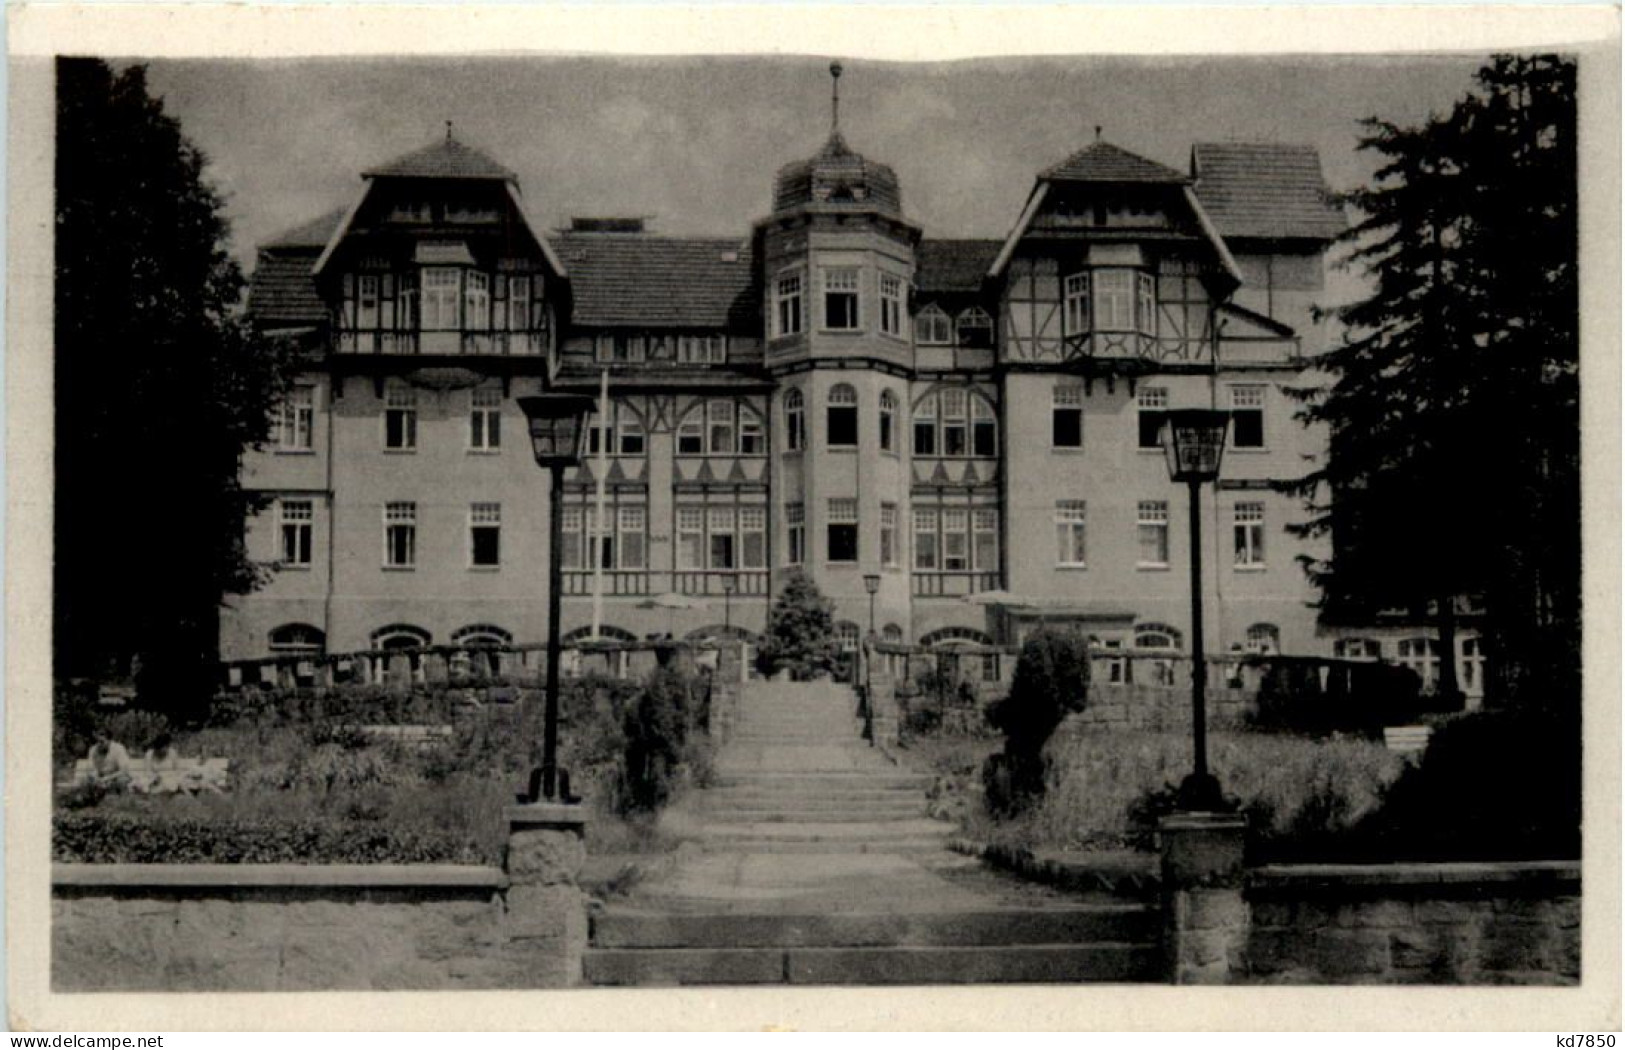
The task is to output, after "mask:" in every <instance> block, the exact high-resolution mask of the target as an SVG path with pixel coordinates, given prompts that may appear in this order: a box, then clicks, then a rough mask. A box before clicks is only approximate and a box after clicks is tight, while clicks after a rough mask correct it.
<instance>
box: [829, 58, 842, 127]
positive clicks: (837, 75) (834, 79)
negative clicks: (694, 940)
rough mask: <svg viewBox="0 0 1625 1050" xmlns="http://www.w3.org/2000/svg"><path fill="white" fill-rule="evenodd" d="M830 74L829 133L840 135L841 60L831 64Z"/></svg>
mask: <svg viewBox="0 0 1625 1050" xmlns="http://www.w3.org/2000/svg"><path fill="white" fill-rule="evenodd" d="M829 76H830V100H829V133H830V134H831V135H838V134H840V132H841V63H840V62H839V61H836V62H831V63H830V64H829Z"/></svg>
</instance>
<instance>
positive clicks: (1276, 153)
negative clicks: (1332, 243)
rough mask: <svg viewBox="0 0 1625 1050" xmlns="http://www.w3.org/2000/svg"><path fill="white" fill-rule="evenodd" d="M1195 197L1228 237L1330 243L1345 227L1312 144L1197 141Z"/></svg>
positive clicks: (1194, 149) (1193, 154)
mask: <svg viewBox="0 0 1625 1050" xmlns="http://www.w3.org/2000/svg"><path fill="white" fill-rule="evenodd" d="M1191 171H1192V173H1193V174H1194V175H1195V176H1196V195H1197V197H1199V198H1201V201H1202V204H1203V206H1205V207H1206V208H1207V212H1208V215H1209V216H1211V217H1212V219H1213V224H1214V225H1215V226H1217V227H1218V229H1219V232H1220V233H1221V234H1223V235H1224V236H1225V237H1260V238H1271V239H1275V238H1302V239H1308V240H1317V241H1324V240H1330V239H1331V238H1333V237H1336V236H1337V235H1338V234H1340V233H1342V232H1343V230H1344V229H1345V228H1346V227H1347V225H1348V224H1347V222H1346V221H1345V219H1344V216H1343V212H1342V209H1340V208H1338V207H1337V206H1336V205H1335V204H1334V203H1332V201H1331V192H1330V190H1328V189H1327V187H1326V180H1325V177H1324V176H1323V175H1322V174H1321V170H1320V154H1319V153H1318V152H1316V150H1315V147H1313V146H1301V145H1288V144H1283V143H1276V142H1251V143H1243V142H1226V143H1198V144H1197V145H1195V146H1194V147H1192V149H1191Z"/></svg>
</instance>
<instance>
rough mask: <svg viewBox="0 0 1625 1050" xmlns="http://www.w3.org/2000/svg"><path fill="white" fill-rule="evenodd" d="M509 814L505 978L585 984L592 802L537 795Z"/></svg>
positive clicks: (515, 983)
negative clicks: (584, 872)
mask: <svg viewBox="0 0 1625 1050" xmlns="http://www.w3.org/2000/svg"><path fill="white" fill-rule="evenodd" d="M503 816H504V818H505V819H506V820H507V822H508V850H507V855H506V857H505V858H504V865H503V866H504V867H505V868H506V870H507V874H508V913H507V921H506V923H505V925H504V931H505V939H506V945H505V949H504V954H505V955H506V956H507V960H506V961H507V964H508V971H509V980H508V982H506V984H507V986H508V987H515V988H558V987H571V986H574V985H579V984H580V983H581V964H582V956H583V955H584V953H585V952H586V950H587V896H586V894H585V893H583V892H582V890H581V888H580V885H579V884H578V880H579V878H580V876H581V868H582V865H583V864H584V863H585V862H586V859H587V845H586V832H587V809H586V807H585V806H582V805H579V804H577V805H564V804H561V803H556V802H538V803H534V804H531V805H521V806H509V807H507V808H506V809H505V810H504V811H503Z"/></svg>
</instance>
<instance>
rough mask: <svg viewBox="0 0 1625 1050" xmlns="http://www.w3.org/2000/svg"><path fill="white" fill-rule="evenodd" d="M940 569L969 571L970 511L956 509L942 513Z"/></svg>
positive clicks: (948, 509)
mask: <svg viewBox="0 0 1625 1050" xmlns="http://www.w3.org/2000/svg"><path fill="white" fill-rule="evenodd" d="M942 567H943V569H944V570H946V571H948V572H966V571H968V570H969V569H970V511H968V510H963V509H960V508H958V507H952V508H944V509H943V511H942Z"/></svg>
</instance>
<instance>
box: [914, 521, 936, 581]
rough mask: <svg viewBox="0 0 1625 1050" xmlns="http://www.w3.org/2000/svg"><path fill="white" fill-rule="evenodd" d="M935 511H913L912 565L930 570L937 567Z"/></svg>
mask: <svg viewBox="0 0 1625 1050" xmlns="http://www.w3.org/2000/svg"><path fill="white" fill-rule="evenodd" d="M937 544H938V533H937V512H936V511H935V510H924V509H919V510H915V512H914V567H915V568H916V569H921V570H924V571H927V572H930V571H932V570H934V569H936V567H937Z"/></svg>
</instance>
